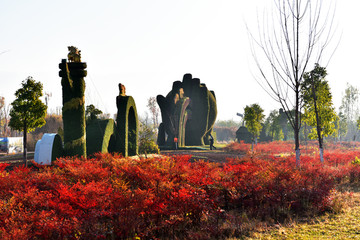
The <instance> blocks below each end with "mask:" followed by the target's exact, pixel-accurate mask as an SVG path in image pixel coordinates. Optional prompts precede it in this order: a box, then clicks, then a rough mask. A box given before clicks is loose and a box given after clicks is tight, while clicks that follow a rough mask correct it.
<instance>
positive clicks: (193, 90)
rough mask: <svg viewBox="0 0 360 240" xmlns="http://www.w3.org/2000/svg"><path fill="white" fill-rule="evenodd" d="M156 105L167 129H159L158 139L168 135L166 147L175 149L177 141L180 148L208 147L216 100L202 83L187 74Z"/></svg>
mask: <svg viewBox="0 0 360 240" xmlns="http://www.w3.org/2000/svg"><path fill="white" fill-rule="evenodd" d="M157 102H158V104H159V106H160V110H161V116H162V121H163V122H162V124H163V126H162V127H163V128H164V129H163V130H164V131H160V130H162V129H159V139H160V140H163V139H164V136H165V133H166V134H167V136H168V137H167V140H166V145H168V146H172V145H173V139H174V138H175V137H176V138H178V142H179V146H185V145H186V146H201V145H204V144H209V140H208V139H209V136H210V134H211V132H212V129H213V126H214V123H215V120H216V115H217V107H216V98H215V93H214V92H213V91H209V90H208V89H207V87H206V85H205V84H201V83H200V79H198V78H192V75H191V74H185V75H184V77H183V81H182V82H181V81H176V82H174V83H173V87H172V90H171V91H170V92H169V93H168V94H167V95H166V97H164V96H162V95H158V96H157ZM160 134H162V135H161V136H160ZM163 135H164V136H163ZM159 145H160V144H159Z"/></svg>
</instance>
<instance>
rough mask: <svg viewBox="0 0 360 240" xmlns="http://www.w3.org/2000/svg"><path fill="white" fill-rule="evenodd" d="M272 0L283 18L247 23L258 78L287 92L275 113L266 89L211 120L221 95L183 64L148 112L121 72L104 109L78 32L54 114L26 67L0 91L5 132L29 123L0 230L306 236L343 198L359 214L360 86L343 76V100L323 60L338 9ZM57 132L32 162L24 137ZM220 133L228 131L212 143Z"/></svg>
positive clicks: (343, 206)
mask: <svg viewBox="0 0 360 240" xmlns="http://www.w3.org/2000/svg"><path fill="white" fill-rule="evenodd" d="M313 2H314V4H317V5H316V6H315V7H314V5H313ZM315 2H316V3H315ZM275 3H276V4H277V5H276V6H277V8H276V11H278V12H276V14H275V15H274V16H278V18H276V17H274V18H272V19H273V21H276V20H277V21H278V22H277V23H278V24H273V25H266V26H264V28H260V29H259V33H260V34H259V35H258V36H259V37H260V39H257V38H256V37H254V36H255V35H254V34H252V33H251V32H250V34H249V35H250V39H251V40H252V50H253V56H254V60H255V64H256V66H257V67H258V70H259V72H260V77H261V78H262V79H263V80H264V81H263V82H262V86H263V88H265V89H266V91H267V92H268V93H269V94H270V95H271V96H272V97H273V98H274V100H276V101H278V102H279V109H274V110H272V111H270V113H269V114H268V116H266V115H265V114H264V109H263V108H262V107H261V102H258V103H253V104H249V105H247V106H246V107H245V108H244V109H243V114H238V116H240V117H241V119H239V122H237V121H234V120H217V121H216V117H217V112H218V109H217V99H218V98H221V96H215V91H212V90H209V89H208V88H207V86H206V84H205V83H202V82H201V81H200V79H199V78H193V77H192V75H191V74H185V75H184V76H183V79H182V81H174V82H173V85H172V88H171V90H170V91H169V92H168V93H167V94H166V95H165V96H163V95H161V94H160V95H158V96H157V97H150V98H149V99H148V100H147V107H148V110H149V112H150V117H149V116H148V115H146V117H145V118H142V117H141V116H138V113H137V109H136V105H135V100H134V99H133V98H132V97H131V96H128V95H126V89H125V86H124V85H123V84H118V87H119V95H118V96H117V97H116V105H117V108H118V112H117V114H116V116H115V117H114V119H110V118H109V115H108V114H104V113H103V111H102V110H100V109H98V108H97V107H96V106H95V105H93V104H90V105H87V106H86V108H85V79H84V78H85V77H86V75H87V70H86V68H87V65H86V63H85V62H81V58H80V57H81V55H80V52H81V51H79V50H78V49H77V48H75V47H73V46H72V47H69V49H70V48H71V49H72V51H71V52H70V53H69V55H68V61H67V60H66V59H63V60H62V62H61V64H60V65H59V67H60V77H61V78H62V79H61V83H62V87H63V107H62V113H57V114H48V115H47V103H48V101H49V96H51V94H49V93H47V94H46V96H45V102H46V104H44V103H43V102H42V100H41V97H42V96H43V92H42V91H43V85H42V83H41V82H36V81H35V80H34V79H33V78H32V77H28V78H27V79H26V80H24V81H23V82H22V87H21V88H20V89H18V90H17V91H16V92H15V97H16V99H15V100H14V101H13V102H12V103H11V105H8V106H7V105H6V101H5V99H4V98H3V97H0V134H2V136H11V135H16V134H19V132H22V136H23V140H24V141H23V144H24V153H23V160H24V163H25V164H24V165H25V166H23V165H20V164H9V163H3V162H0V238H1V239H238V238H239V239H246V238H249V239H252V238H272V237H274V238H278V239H283V238H290V239H297V238H305V239H312V238H317V237H318V235H316V234H313V232H316V231H314V230H313V229H311V226H310V225H312V226H316V227H315V228H318V225H321V224H322V222H323V221H324V222H332V219H334V218H339V216H342V215H341V214H344V213H350V212H351V211H349V210H348V209H347V208H348V207H350V208H353V209H355V211H354V212H353V213H352V214H349V215H350V216H349V215H346V216H345V217H348V216H349V217H350V218H351V219H356V218H358V216H360V207H359V204H358V203H359V198H360V195H359V184H360V144H359V140H360V139H359V135H360V133H359V129H360V111H359V99H360V90H359V89H358V88H357V87H355V86H352V85H350V84H348V85H347V87H346V89H345V91H344V94H343V98H342V102H341V106H340V108H339V109H338V111H336V109H335V107H334V103H333V99H332V92H331V89H330V86H329V83H328V81H327V80H326V77H327V74H328V73H327V69H326V68H325V67H322V66H321V65H320V64H321V63H320V62H321V61H320V60H321V59H322V53H323V51H324V49H325V48H326V47H327V46H328V45H329V42H330V40H331V39H330V38H331V37H330V36H332V26H328V25H327V24H328V21H327V20H328V19H331V15H332V12H331V11H323V10H322V8H321V1H319V0H317V1H310V0H308V1H298V0H293V1H292V0H285V1H279V0H275ZM324 12H325V13H326V14H325V18H326V19H325V21H321V20H320V19H321V17H322V16H323V14H324ZM269 26H274V29H267V28H266V27H269ZM276 26H278V27H279V29H278V28H276ZM256 49H257V50H256ZM319 49H320V51H319ZM258 50H260V51H258ZM259 52H260V53H259ZM313 53H318V54H317V55H315V56H314V54H313ZM263 59H265V60H266V61H265V63H266V64H267V65H266V64H264V62H262V61H263ZM311 64H313V65H311ZM312 66H313V69H312V70H310V71H309V68H310V67H312ZM291 98H292V99H291ZM160 114H161V121H160V117H159V115H160ZM237 129H239V130H240V129H242V130H244V129H245V131H242V132H241V133H244V132H245V133H246V134H248V136H250V137H249V138H250V141H246V140H249V139H244V138H242V137H244V136H242V135H241V134H238V132H240V131H237ZM29 132H32V133H31V134H30V137H28V135H27V134H28V133H29ZM50 132H54V133H58V134H59V135H60V137H61V138H62V141H63V142H64V144H63V145H62V146H60V145H61V144H59V148H60V147H61V150H64V151H61V153H62V155H61V157H59V158H57V159H56V160H54V161H53V162H52V164H51V165H50V166H43V165H40V164H38V163H36V162H34V161H31V164H30V166H28V165H27V164H28V161H27V150H28V144H29V142H31V144H29V145H30V146H32V148H35V144H36V142H37V140H39V139H41V137H42V135H43V134H45V133H50ZM213 135H214V136H215V138H217V139H218V140H219V141H221V142H225V144H224V145H222V147H221V148H220V147H219V146H220V145H217V147H218V149H216V150H213V149H212V146H211V147H210V150H208V149H209V137H211V138H212V136H213ZM60 137H58V138H60ZM235 137H236V138H237V139H235ZM236 140H237V141H236ZM190 148H193V149H196V150H194V151H197V152H190ZM294 149H295V152H294ZM300 149H301V156H300ZM324 149H326V151H324ZM180 150H181V151H185V154H183V153H184V152H181V154H178V153H180ZM165 151H167V152H165ZM190 153H191V154H193V155H191V154H190ZM205 155H206V157H205ZM219 155H223V156H225V157H223V158H219ZM219 159H220V160H219ZM353 192H355V193H353ZM347 204H349V205H347ZM313 219H324V220H319V221H314V220H313ZM303 222H306V224H303ZM338 222H340V223H343V222H342V221H341V220H339V221H338ZM350 222H351V224H356V222H354V221H353V220H351V221H350ZM333 224H337V223H333ZM264 226H265V227H264ZM286 226H296V227H294V228H293V229H290V227H286ZM297 226H304V227H303V228H305V229H307V231H308V232H309V234H308V235H306V236H304V235H303V234H304V233H303V232H302V231H301V230H298V229H301V228H302V227H298V228H297ZM336 226H338V225H336ZM322 227H323V228H325V229H327V228H326V226H324V225H322ZM355 230H356V231H357V233H358V229H355ZM355 230H354V229H350V230H348V231H351V234H352V232H353V231H355ZM297 231H298V232H300V233H299V234H300V235H299V234H298V232H297ZM326 231H328V232H326V233H325V234H323V235H324V236H327V238H331V237H340V238H342V237H343V236H338V235H336V234H337V233H335V232H332V229H328V230H326ZM345 232H346V231H345ZM312 234H313V235H312ZM326 234H328V235H326ZM351 234H349V236H351V237H353V235H351ZM355 237H356V236H355Z"/></svg>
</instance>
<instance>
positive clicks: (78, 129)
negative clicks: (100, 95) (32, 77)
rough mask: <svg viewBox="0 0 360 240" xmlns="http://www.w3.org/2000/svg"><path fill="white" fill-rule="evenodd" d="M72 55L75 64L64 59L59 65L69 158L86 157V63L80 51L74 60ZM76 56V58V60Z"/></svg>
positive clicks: (66, 147) (66, 146)
mask: <svg viewBox="0 0 360 240" xmlns="http://www.w3.org/2000/svg"><path fill="white" fill-rule="evenodd" d="M69 50H70V48H69ZM76 50H77V49H76ZM70 53H71V52H70ZM70 53H69V60H70V59H71V60H73V61H74V62H67V61H66V59H63V60H62V61H61V63H60V64H59V68H60V72H59V76H60V77H61V85H62V90H63V91H62V92H63V109H62V116H63V124H64V153H65V155H67V156H76V155H77V156H84V157H86V134H85V133H86V131H85V97H84V93H85V81H84V77H86V75H87V71H86V70H85V69H86V63H84V62H81V60H80V52H79V51H78V52H75V53H73V54H72V55H71V56H72V58H71V57H70ZM74 56H76V57H75V58H74Z"/></svg>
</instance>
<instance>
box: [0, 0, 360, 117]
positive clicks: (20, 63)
mask: <svg viewBox="0 0 360 240" xmlns="http://www.w3.org/2000/svg"><path fill="white" fill-rule="evenodd" d="M269 2H271V1H270V0H252V1H239V0H113V1H107V0H105V1H92V0H76V1H69V0H62V1H57V0H52V1H48V0H32V1H29V0H0V23H1V24H0V53H1V52H4V53H2V54H1V55H0V83H1V87H0V95H2V96H5V98H6V100H7V102H8V103H10V102H11V101H13V100H14V93H15V91H16V90H17V89H18V88H19V87H20V84H21V81H22V80H24V79H25V78H26V77H28V76H32V77H33V78H34V79H36V80H37V81H41V82H42V83H43V85H44V91H46V92H51V93H52V98H51V99H50V108H51V109H55V108H56V107H57V106H61V103H62V90H61V83H60V82H61V79H60V77H59V76H58V72H59V68H58V64H59V63H60V61H61V59H62V58H66V57H67V53H68V51H67V46H70V45H74V46H77V47H78V48H79V49H80V50H81V53H82V60H83V61H84V62H87V64H88V68H87V70H88V77H86V79H85V81H86V84H87V85H86V87H87V93H86V105H88V104H91V103H92V104H94V105H96V106H97V107H98V108H100V109H101V110H103V111H104V112H108V113H111V114H113V113H116V102H115V99H116V96H117V95H118V92H119V91H118V87H117V85H118V83H122V84H124V85H125V86H126V90H127V94H128V95H131V96H133V97H134V99H135V102H136V105H137V109H138V114H139V115H144V112H145V111H146V110H147V108H146V103H147V99H148V98H149V97H156V95H158V94H162V95H166V94H167V93H168V92H169V91H170V90H171V87H172V82H173V81H176V80H181V79H182V76H183V75H184V74H185V73H191V74H192V75H193V77H196V78H200V80H201V82H203V83H205V84H206V85H207V87H208V89H209V90H214V91H215V94H216V97H217V104H218V105H217V106H218V119H222V120H224V119H234V120H239V119H238V117H237V116H236V113H237V112H241V111H243V109H244V107H245V106H246V105H249V104H252V103H259V104H260V106H262V107H263V108H265V109H266V112H267V113H268V112H269V110H273V109H278V108H280V106H279V105H278V103H276V102H274V101H273V100H272V99H271V98H270V97H268V96H267V94H266V93H265V92H264V91H263V90H262V88H261V87H260V86H259V85H258V84H257V83H256V81H255V80H254V79H253V76H252V73H251V70H250V69H251V68H252V64H253V60H252V55H251V52H250V50H249V40H248V35H247V30H246V27H245V22H246V23H247V24H248V25H249V26H250V28H252V29H254V27H255V26H256V24H257V20H256V15H257V12H262V11H263V10H264V8H265V7H266V6H265V3H266V4H268V3H269ZM324 2H327V1H324ZM359 10H360V1H357V0H341V1H340V0H339V1H337V11H336V25H337V31H338V33H339V35H342V38H341V42H340V45H339V47H338V49H337V51H336V53H335V55H334V57H333V59H332V61H331V62H330V64H329V65H328V67H327V70H328V77H327V80H328V81H329V83H330V87H331V89H332V92H333V102H334V104H335V106H336V107H337V108H338V106H339V105H340V103H341V97H342V94H343V92H344V90H345V87H346V82H349V83H350V84H352V85H354V86H356V87H358V88H360V81H359V80H360V77H359V74H358V69H359V61H358V59H359V56H360V49H359V48H360V47H359V44H360V39H359V38H360V28H359V27H358V22H359V20H358V18H359V13H360V11H359ZM254 31H257V30H256V29H254ZM309 70H311V69H309Z"/></svg>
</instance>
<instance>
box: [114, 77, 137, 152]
mask: <svg viewBox="0 0 360 240" xmlns="http://www.w3.org/2000/svg"><path fill="white" fill-rule="evenodd" d="M119 90H120V93H119V96H117V97H116V106H117V108H118V112H117V118H116V131H115V135H114V137H115V139H114V140H112V141H115V143H112V145H113V146H112V149H111V151H114V152H119V153H122V155H123V156H124V157H127V156H134V155H137V154H138V151H139V146H138V138H139V137H138V131H139V130H138V126H139V123H138V116H137V111H136V105H135V101H134V99H133V98H132V97H131V96H126V90H125V86H124V85H122V84H121V83H120V84H119Z"/></svg>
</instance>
